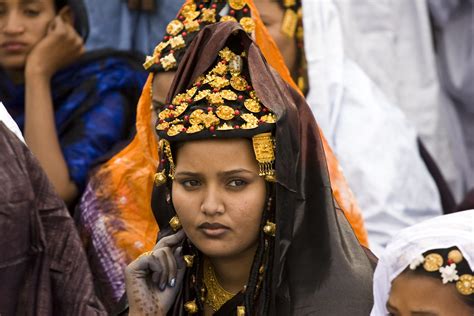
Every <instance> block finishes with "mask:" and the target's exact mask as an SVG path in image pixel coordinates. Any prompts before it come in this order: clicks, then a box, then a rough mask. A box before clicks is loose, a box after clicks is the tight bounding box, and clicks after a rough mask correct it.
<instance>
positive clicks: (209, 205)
mask: <svg viewBox="0 0 474 316" xmlns="http://www.w3.org/2000/svg"><path fill="white" fill-rule="evenodd" d="M201 211H202V212H203V213H204V214H206V215H208V216H215V215H219V214H223V213H224V212H225V208H224V203H223V200H222V195H221V194H219V191H218V190H217V189H215V188H212V187H210V188H208V189H207V190H206V192H205V195H204V198H203V200H202V204H201Z"/></svg>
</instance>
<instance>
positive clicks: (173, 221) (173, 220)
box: [169, 215, 182, 232]
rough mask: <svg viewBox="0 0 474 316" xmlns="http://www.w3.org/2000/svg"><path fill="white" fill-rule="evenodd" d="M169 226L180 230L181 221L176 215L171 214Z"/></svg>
mask: <svg viewBox="0 0 474 316" xmlns="http://www.w3.org/2000/svg"><path fill="white" fill-rule="evenodd" d="M169 223H170V226H171V229H172V230H174V231H175V232H176V231H178V230H180V229H181V227H182V226H181V222H180V220H179V218H178V216H177V215H176V216H173V217H172V218H171V219H170V222H169Z"/></svg>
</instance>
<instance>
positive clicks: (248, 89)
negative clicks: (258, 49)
mask: <svg viewBox="0 0 474 316" xmlns="http://www.w3.org/2000/svg"><path fill="white" fill-rule="evenodd" d="M218 55H219V59H220V60H218V61H217V62H216V64H215V65H214V67H212V68H211V70H210V71H209V72H208V73H206V74H202V75H200V76H199V77H198V78H196V79H195V80H194V83H193V86H192V87H191V88H190V89H188V90H187V91H185V92H183V93H179V94H177V95H175V96H174V98H173V99H172V102H171V104H170V105H168V106H167V107H165V108H163V109H162V110H161V112H159V113H158V117H159V118H160V121H159V122H158V124H157V126H156V129H157V130H158V131H163V132H166V135H167V136H170V137H174V136H178V135H182V134H196V133H199V132H201V131H204V130H207V131H209V132H211V133H215V131H226V130H238V129H242V130H251V129H257V128H259V127H260V126H261V125H263V124H275V123H276V120H277V118H276V116H275V114H273V113H271V112H270V110H269V109H267V108H266V107H264V106H263V105H262V104H261V102H260V100H259V98H258V97H257V93H256V92H255V90H254V89H253V88H252V86H250V85H249V83H248V82H247V80H246V79H245V78H244V75H243V74H242V71H243V69H244V58H246V57H245V56H246V53H245V52H242V53H240V55H239V54H237V53H234V52H233V51H232V50H230V49H229V48H228V47H226V48H224V49H222V50H221V51H219V54H218ZM206 107H207V109H206ZM267 178H268V179H270V178H271V174H268V175H267Z"/></svg>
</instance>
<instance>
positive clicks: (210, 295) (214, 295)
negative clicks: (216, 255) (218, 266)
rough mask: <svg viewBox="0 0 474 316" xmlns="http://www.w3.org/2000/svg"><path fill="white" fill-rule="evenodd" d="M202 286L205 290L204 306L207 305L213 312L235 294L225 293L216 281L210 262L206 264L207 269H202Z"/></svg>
mask: <svg viewBox="0 0 474 316" xmlns="http://www.w3.org/2000/svg"><path fill="white" fill-rule="evenodd" d="M204 285H205V286H206V289H207V294H206V298H205V302H206V304H208V305H209V306H210V307H211V308H212V310H213V311H215V312H216V311H218V310H219V309H220V308H221V307H222V305H224V304H225V303H226V302H227V301H228V300H230V299H231V298H233V297H234V296H235V295H236V294H234V293H230V292H229V291H226V290H225V289H224V288H223V287H222V286H221V285H220V284H219V281H218V280H217V277H216V274H215V273H214V269H213V268H212V265H211V263H210V262H207V268H204Z"/></svg>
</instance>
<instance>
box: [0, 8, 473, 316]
mask: <svg viewBox="0 0 474 316" xmlns="http://www.w3.org/2000/svg"><path fill="white" fill-rule="evenodd" d="M83 1H84V2H83ZM83 1H78V0H32V1H21V0H0V102H1V104H0V144H1V145H0V146H1V150H0V160H1V161H2V164H1V165H0V181H1V182H2V189H1V190H0V240H1V241H0V249H1V252H2V256H1V257H0V315H23V314H28V315H47V314H58V315H79V314H87V315H88V314H102V313H104V314H118V313H120V312H123V310H124V309H127V302H126V301H127V299H126V297H127V293H126V292H128V289H126V282H125V279H126V270H125V268H126V267H127V265H129V264H130V263H132V262H134V261H135V260H136V259H137V258H139V256H140V254H142V253H145V252H147V251H150V250H152V249H153V248H154V246H155V244H156V242H157V238H158V234H159V232H160V230H162V229H164V228H163V227H161V225H158V223H160V220H161V219H160V217H163V218H164V217H166V216H168V214H165V211H164V210H162V209H160V202H159V201H160V199H163V196H161V195H160V194H159V193H157V192H156V184H157V183H156V182H157V180H156V179H157V175H158V173H157V169H158V170H159V169H160V164H162V163H163V159H164V158H163V152H160V151H159V139H160V138H159V137H158V136H157V134H156V130H157V128H158V127H155V126H157V125H158V124H160V123H163V120H164V119H163V117H162V116H161V115H160V113H162V112H161V111H162V110H163V108H165V107H169V108H170V109H173V108H171V107H173V104H172V101H171V100H173V97H174V96H175V95H174V94H173V91H175V90H174V89H175V88H176V87H177V86H178V85H183V84H184V81H183V80H185V79H186V80H190V79H189V78H186V77H185V76H183V77H178V76H176V77H175V73H179V74H183V73H186V70H187V69H188V68H189V67H196V68H199V67H197V66H196V65H194V64H193V62H192V61H191V62H189V60H191V57H189V54H196V56H197V57H195V59H194V60H195V61H197V60H198V58H202V56H201V55H199V54H198V53H196V52H192V51H191V52H188V47H192V45H191V44H193V45H198V44H196V43H195V42H196V41H194V42H193V40H194V39H195V38H197V37H199V35H198V34H200V32H201V30H202V29H204V27H209V26H212V25H214V24H215V23H217V24H216V26H215V28H213V29H212V30H214V31H215V30H217V31H215V32H216V33H218V30H219V25H224V24H226V23H228V22H239V21H240V24H239V25H241V26H240V27H242V28H243V30H244V31H245V32H246V33H248V34H250V35H249V36H251V38H252V39H253V40H254V41H255V42H256V43H257V45H258V47H259V48H260V50H261V52H262V54H263V56H264V59H265V60H266V62H267V63H268V64H269V65H270V66H271V67H273V69H274V70H275V72H276V73H278V74H279V76H280V77H281V78H283V80H284V81H285V82H286V84H285V89H286V86H288V87H291V89H293V90H294V91H297V93H300V94H301V95H303V96H304V97H305V100H306V103H307V104H308V106H309V108H310V109H311V112H312V115H313V116H314V118H315V120H316V122H317V130H316V133H317V135H319V136H318V137H321V141H320V142H319V140H318V142H314V143H311V142H309V143H308V146H309V147H312V146H314V147H317V146H322V148H323V158H322V159H323V160H325V162H324V169H327V171H328V175H329V176H328V183H330V184H328V185H330V188H331V189H332V191H331V192H332V200H331V203H333V204H334V206H335V208H336V209H340V210H341V211H342V213H343V214H344V215H345V218H346V219H347V221H348V223H349V224H350V225H351V227H352V231H353V233H354V236H355V238H356V239H355V240H357V241H358V243H359V244H360V245H362V246H364V249H366V250H367V251H369V250H368V249H370V251H371V254H370V255H371V256H374V258H375V257H380V258H381V260H380V261H379V265H378V267H377V269H380V270H376V273H375V280H374V287H373V289H374V297H375V300H374V302H375V305H374V309H373V310H372V315H386V314H387V313H388V312H390V313H391V314H394V315H398V314H400V315H402V313H401V312H400V313H398V314H397V313H395V312H393V311H390V308H391V310H393V309H397V308H396V306H395V305H396V301H392V300H391V301H390V302H392V303H391V304H392V305H390V304H388V305H386V303H387V300H388V296H387V295H386V294H387V293H388V292H390V287H392V290H393V291H392V292H393V293H395V284H396V283H395V282H392V281H394V280H398V279H397V276H405V277H406V275H405V274H403V273H405V272H406V271H405V270H406V269H407V267H408V266H410V268H411V265H410V264H411V263H412V261H413V260H414V259H415V257H416V258H418V257H419V256H420V255H422V259H423V258H428V256H429V255H430V254H431V253H433V252H434V250H437V252H436V253H437V254H438V253H440V254H441V256H445V257H446V258H448V254H451V253H452V251H458V252H461V253H462V255H463V258H465V259H466V260H467V261H468V262H467V264H466V265H465V267H464V266H463V267H464V268H463V269H464V270H466V271H468V272H466V273H467V274H469V275H471V276H472V273H473V272H472V268H473V265H474V222H473V220H472V211H466V210H470V209H474V84H473V82H474V49H473V48H474V22H473V21H474V17H473V15H474V2H473V1H471V0H303V1H299V0H293V1H291V0H284V1H271V0H247V1H246V0H228V1H222V0H221V1H214V0H207V1H187V2H188V5H190V4H189V3H191V4H193V5H194V3H195V10H196V11H194V10H190V9H189V8H190V7H189V6H186V5H185V2H184V1H178V0H128V1H94V0H83ZM206 10H207V11H206ZM211 11H212V12H213V13H212V12H211ZM210 12H211V13H212V14H211V13H210ZM192 14H196V17H194V19H193V18H190V17H189V16H192ZM200 14H201V15H200ZM206 14H208V15H206ZM245 19H248V20H245ZM243 21H245V23H244V22H243ZM198 22H199V23H198ZM193 23H195V24H193ZM202 36H203V37H204V35H202ZM222 45H224V43H222ZM182 60H186V61H188V64H186V63H181V61H182ZM186 67H188V68H186ZM193 69H194V68H193ZM188 70H189V69H188ZM199 70H200V71H201V73H200V74H202V73H203V71H204V70H206V69H198V70H195V71H199ZM183 78H184V79H183ZM255 80H256V79H255ZM187 83H188V85H187V86H186V88H190V87H191V86H192V84H193V82H191V81H188V82H187ZM254 86H255V84H254ZM293 90H292V91H293ZM259 98H260V99H262V100H264V98H262V97H261V96H259ZM174 106H176V105H174ZM306 115H310V113H309V112H308V113H306ZM305 119H306V118H304V119H302V120H303V121H304V120H305ZM311 120H312V118H311ZM277 126H278V125H277ZM315 126H316V125H315ZM158 130H159V128H158ZM277 141H278V140H277ZM318 148H319V147H318ZM315 159H316V158H315ZM318 159H320V157H318ZM326 164H327V165H326ZM288 165H290V164H288ZM295 174H296V172H295ZM277 182H278V168H277ZM277 200H278V199H277ZM168 202H169V201H168ZM315 211H317V210H315ZM453 213H456V214H453ZM420 223H421V224H420ZM424 223H426V224H424ZM449 223H451V224H450V225H451V226H449V225H448V224H449ZM463 224H464V225H465V226H466V227H464V228H459V231H461V232H462V230H463V229H464V231H465V233H464V234H463V233H460V234H459V235H457V234H456V228H455V227H460V226H456V225H461V226H462V225H463ZM414 225H415V226H414ZM445 225H446V226H447V227H445ZM453 227H454V228H453ZM329 229H331V227H329ZM423 229H425V230H426V231H427V233H426V234H425V235H423V233H422V232H423ZM444 229H446V232H445V233H443V230H444ZM450 229H451V230H450ZM437 232H438V233H439V234H441V236H442V237H440V238H439V240H438V239H437V237H436V236H437ZM351 234H352V233H351ZM417 234H420V235H422V237H423V238H425V239H427V240H428V239H429V240H430V242H429V243H428V242H427V243H425V244H423V245H422V246H420V245H419V244H417V246H416V247H415V246H413V245H414V244H416V241H418V240H423V238H421V237H420V236H419V235H417ZM459 236H462V238H463V239H462V241H459V242H458V240H460V239H457V238H461V237H459ZM410 238H411V239H410ZM438 241H439V242H438ZM307 242H308V244H307V246H306V247H310V246H311V242H312V241H307ZM404 243H405V244H404ZM410 243H412V244H410ZM407 244H410V245H412V246H413V248H410V246H409V245H407ZM407 247H408V248H407ZM453 247H454V248H453ZM406 249H410V251H409V252H408V253H409V255H408V254H406V256H411V255H412V256H413V258H412V257H409V258H408V259H406V258H404V259H403V258H402V259H400V258H399V257H398V256H400V255H401V253H402V252H405V251H406ZM439 249H441V250H439ZM438 250H439V251H438ZM372 253H373V254H372ZM417 256H418V257H417ZM450 260H451V259H450ZM469 260H471V261H469ZM393 262H397V264H400V266H399V267H398V266H397V267H394V264H393ZM421 262H424V261H421ZM425 262H426V261H425ZM446 262H448V261H446ZM449 262H451V261H449ZM452 262H455V261H452ZM456 263H457V262H456ZM440 266H441V265H440ZM415 268H416V267H415ZM438 268H440V267H438ZM411 270H415V269H411ZM425 270H426V271H428V269H427V268H426V267H425ZM403 271H405V272H403ZM426 271H425V272H426ZM433 271H434V270H433ZM437 271H438V269H436V272H437ZM440 271H441V270H440ZM401 273H402V274H401ZM413 273H414V272H413ZM443 278H444V277H443ZM456 280H457V279H456ZM469 280H471V279H469ZM472 280H474V276H472ZM442 281H443V283H445V282H444V279H443V280H442ZM377 282H379V283H377ZM469 282H472V284H473V286H472V292H471V294H468V295H471V296H472V293H473V292H474V281H469ZM439 283H441V281H440V282H439ZM397 289H400V286H399V287H398V288H397ZM377 291H379V292H377ZM399 291H400V290H399ZM402 292H403V291H402ZM5 298H8V299H5ZM371 299H373V298H371ZM389 305H390V306H391V307H388V309H389V311H387V310H386V308H387V307H386V306H389ZM296 314H297V313H296ZM336 314H337V313H335V314H334V315H336ZM173 315H174V314H173ZM176 315H178V314H176ZM242 315H245V314H242ZM459 315H461V314H459Z"/></svg>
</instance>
